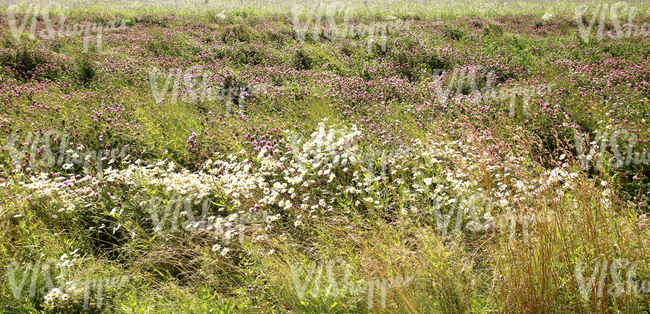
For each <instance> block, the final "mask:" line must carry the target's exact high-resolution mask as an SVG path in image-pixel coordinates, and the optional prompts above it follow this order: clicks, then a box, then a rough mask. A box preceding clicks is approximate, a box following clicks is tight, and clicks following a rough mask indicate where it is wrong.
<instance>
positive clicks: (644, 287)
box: [574, 258, 650, 301]
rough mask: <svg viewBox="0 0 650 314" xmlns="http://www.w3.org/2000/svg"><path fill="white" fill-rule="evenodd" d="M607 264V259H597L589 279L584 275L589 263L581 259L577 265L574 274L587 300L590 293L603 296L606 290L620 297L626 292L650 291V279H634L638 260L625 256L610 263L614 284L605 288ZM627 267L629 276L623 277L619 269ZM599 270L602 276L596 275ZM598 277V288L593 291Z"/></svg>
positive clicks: (598, 296) (610, 273)
mask: <svg viewBox="0 0 650 314" xmlns="http://www.w3.org/2000/svg"><path fill="white" fill-rule="evenodd" d="M607 265H608V261H607V259H603V260H598V261H596V265H595V267H594V270H593V271H592V273H591V277H590V278H589V279H588V280H587V279H583V278H584V277H583V275H582V274H583V272H584V271H585V269H587V263H585V262H584V261H580V262H578V264H577V265H576V268H575V270H574V274H575V278H576V281H577V283H578V289H579V290H580V295H581V296H582V298H583V299H584V300H585V301H587V300H589V296H590V294H591V295H593V293H594V292H595V297H596V298H602V297H603V293H604V292H605V291H607V293H609V294H610V295H611V296H614V297H619V296H621V295H623V294H624V293H625V294H627V295H631V294H632V293H635V294H637V293H650V281H648V280H643V282H641V281H634V280H633V278H634V275H635V274H636V270H637V268H638V264H637V263H636V262H633V263H631V262H629V261H628V260H627V259H625V258H617V259H614V260H613V261H612V263H611V264H610V265H609V266H610V267H609V275H610V276H611V279H612V285H611V286H610V287H609V288H608V289H607V290H605V288H606V285H605V278H607V275H608V274H607ZM625 268H627V274H626V275H627V276H625V277H623V276H622V275H623V274H622V273H621V272H619V271H620V270H623V269H625ZM599 272H600V276H598V277H596V276H597V275H598V273H599ZM587 273H588V272H587ZM596 278H598V283H597V285H596V286H597V290H596V291H594V292H592V290H593V288H594V283H595V280H596ZM624 278H626V279H627V280H626V281H625V282H623V281H622V279H624Z"/></svg>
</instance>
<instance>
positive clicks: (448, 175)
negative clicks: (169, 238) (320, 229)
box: [22, 121, 608, 256]
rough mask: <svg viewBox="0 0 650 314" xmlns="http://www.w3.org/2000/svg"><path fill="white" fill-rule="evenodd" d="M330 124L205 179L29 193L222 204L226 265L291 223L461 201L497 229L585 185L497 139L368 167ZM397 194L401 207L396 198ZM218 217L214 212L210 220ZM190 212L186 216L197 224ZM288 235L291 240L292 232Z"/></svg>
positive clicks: (52, 185)
mask: <svg viewBox="0 0 650 314" xmlns="http://www.w3.org/2000/svg"><path fill="white" fill-rule="evenodd" d="M325 122H326V121H322V122H321V123H319V125H318V128H317V129H316V130H315V131H314V132H313V133H312V134H311V135H310V136H309V138H307V139H299V138H300V136H299V135H297V134H296V133H293V132H290V131H289V132H287V137H286V138H287V139H291V143H290V145H284V148H283V146H279V147H276V148H274V149H273V150H270V149H268V148H263V149H262V150H261V151H260V152H259V154H257V156H249V154H248V152H247V151H246V150H241V151H239V152H238V153H236V154H228V155H226V154H220V153H215V154H214V157H213V158H211V159H209V160H207V161H206V162H205V163H204V164H203V166H202V168H200V169H199V170H198V171H189V170H187V169H177V165H176V164H175V163H174V162H166V161H158V162H156V163H154V164H149V165H145V164H144V162H143V161H142V160H140V159H138V160H136V161H135V162H133V163H127V162H124V164H125V165H126V167H124V169H121V170H120V169H113V168H112V167H111V168H109V169H106V170H105V171H104V173H103V180H102V181H100V180H98V179H96V178H94V177H92V176H85V177H83V178H82V179H81V180H77V179H75V178H74V177H72V178H70V179H68V180H65V179H56V178H50V177H48V176H47V175H45V174H42V175H40V176H39V177H32V178H33V181H32V182H30V183H23V184H22V185H23V186H24V187H25V188H28V189H29V190H30V191H33V197H34V198H41V197H50V198H54V196H55V195H58V199H59V200H60V202H62V203H64V208H66V209H69V210H73V209H74V208H75V206H77V205H76V204H79V203H88V202H89V199H88V198H89V197H92V196H97V195H98V193H97V192H94V191H97V190H100V189H101V187H102V186H103V185H106V184H109V185H113V186H115V185H117V186H119V185H124V186H129V187H131V188H134V189H136V190H137V189H139V188H149V189H154V190H158V191H161V192H162V193H168V194H172V195H178V196H179V197H183V198H186V197H188V196H191V197H196V202H199V201H200V200H202V199H206V198H210V197H214V199H215V200H217V202H212V205H215V206H213V207H212V210H213V212H222V213H223V214H226V216H225V217H224V216H218V217H216V216H214V215H212V216H209V217H208V222H207V223H206V224H205V225H206V228H207V230H212V229H214V230H215V233H214V237H215V240H216V241H217V243H216V244H214V246H213V247H212V250H213V251H215V252H217V251H219V253H221V254H222V255H224V256H225V255H227V253H228V252H229V251H230V249H231V248H229V247H227V246H228V245H231V244H232V242H231V240H232V239H233V238H235V237H237V236H239V237H240V242H241V243H242V244H243V234H244V232H246V233H249V234H251V235H252V240H253V241H254V242H256V241H263V240H267V239H268V235H269V234H272V233H271V230H272V229H273V228H274V227H275V226H277V222H278V221H284V222H286V223H283V224H281V225H282V226H293V227H294V228H302V226H303V225H304V224H305V223H306V222H308V221H309V220H310V219H315V218H318V217H319V216H328V215H332V214H334V213H336V212H337V211H334V209H335V208H336V209H338V210H340V211H344V212H347V211H350V210H355V209H357V208H373V207H376V208H378V209H383V210H388V211H393V212H397V213H400V212H401V214H402V216H404V215H406V216H408V215H407V214H409V213H418V212H419V211H420V212H423V210H422V209H426V208H428V207H430V206H431V205H432V204H434V203H435V204H438V205H437V206H440V207H439V209H440V210H441V211H442V212H443V214H444V215H446V216H449V215H450V214H451V212H452V211H453V208H456V207H455V206H457V205H456V204H454V203H455V202H457V201H459V196H461V195H472V194H482V195H485V198H486V199H488V200H489V206H484V207H482V208H480V209H479V211H477V213H476V214H477V215H479V216H481V217H484V218H485V223H486V224H490V223H492V220H494V218H493V217H492V216H493V214H494V213H495V211H496V210H498V211H499V212H500V214H504V213H510V214H514V215H520V214H526V213H528V211H529V210H532V208H535V206H536V205H537V204H538V203H544V204H546V201H545V199H547V198H548V196H549V195H551V200H555V201H560V200H561V199H562V198H563V197H564V196H565V193H566V192H565V191H566V190H567V189H571V188H572V181H573V179H575V178H576V177H577V176H578V175H577V174H576V173H568V172H567V171H566V170H565V169H562V168H555V169H549V170H544V171H541V172H540V171H537V170H535V169H536V168H535V166H533V165H532V163H531V162H530V161H528V160H527V159H526V158H523V157H518V156H516V155H515V154H514V153H508V152H504V151H500V150H498V148H497V147H498V146H496V145H493V144H492V143H491V141H492V139H491V137H490V136H487V135H483V136H475V137H474V138H471V137H467V138H464V139H457V140H454V141H449V142H440V143H439V142H433V141H429V142H426V143H424V142H422V141H420V140H415V141H413V143H412V145H411V149H409V150H403V151H402V150H394V151H392V152H391V154H390V155H389V156H382V159H381V160H374V159H368V156H367V155H365V156H364V153H362V149H361V148H360V146H359V136H360V134H361V130H359V129H357V128H356V126H352V127H351V128H349V129H343V128H340V129H337V128H334V127H328V126H327V125H326V123H325ZM285 144H288V143H285ZM379 165H381V167H386V168H387V170H388V171H386V175H385V176H376V175H374V174H375V173H377V172H378V171H379V169H380V168H381V167H380V166H379ZM395 193H396V194H397V195H398V197H390V195H394V194H395ZM604 193H606V192H604ZM605 196H607V195H605ZM461 201H462V202H465V203H467V202H468V200H467V199H465V200H462V199H461ZM196 202H195V203H196ZM603 202H608V201H607V199H604V200H603ZM145 203H146V202H143V203H141V205H142V206H145ZM463 206H464V207H465V208H467V207H468V206H467V205H466V204H465V205H463ZM418 207H419V208H420V209H418ZM209 208H210V207H208V208H206V209H204V216H205V215H206V214H207V211H208V209H209ZM488 208H489V210H488ZM168 209H169V208H168ZM246 209H248V210H246ZM190 210H191V209H190ZM114 211H115V210H114ZM186 211H187V208H186ZM186 211H185V212H184V213H183V214H185V215H188V216H189V213H187V212H186ZM120 213H121V211H120ZM260 213H262V216H261V217H262V219H261V224H260V219H259V218H260V217H257V216H259V214H260ZM163 217H166V216H163ZM163 223H164V221H163ZM194 224H198V223H197V222H194ZM264 225H265V226H264ZM197 226H198V225H197ZM235 226H238V228H237V227H235ZM284 228H286V227H284ZM190 229H192V228H190ZM190 229H188V231H189V230H190ZM247 229H249V230H247ZM192 230H194V229H192ZM283 231H286V232H284V233H282V235H281V236H280V238H281V239H285V238H286V234H287V232H291V230H285V229H283Z"/></svg>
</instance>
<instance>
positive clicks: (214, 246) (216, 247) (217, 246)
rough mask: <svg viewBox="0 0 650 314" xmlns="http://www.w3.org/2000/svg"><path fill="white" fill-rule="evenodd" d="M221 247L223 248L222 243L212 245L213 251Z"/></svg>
mask: <svg viewBox="0 0 650 314" xmlns="http://www.w3.org/2000/svg"><path fill="white" fill-rule="evenodd" d="M219 249H221V245H219V244H215V245H213V246H212V252H216V251H218V250H219Z"/></svg>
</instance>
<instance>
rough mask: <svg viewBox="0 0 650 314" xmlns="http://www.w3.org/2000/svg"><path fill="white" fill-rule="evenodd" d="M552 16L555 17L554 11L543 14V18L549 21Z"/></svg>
mask: <svg viewBox="0 0 650 314" xmlns="http://www.w3.org/2000/svg"><path fill="white" fill-rule="evenodd" d="M552 18H553V13H550V12H546V13H545V14H544V16H542V20H544V21H548V20H550V19H552Z"/></svg>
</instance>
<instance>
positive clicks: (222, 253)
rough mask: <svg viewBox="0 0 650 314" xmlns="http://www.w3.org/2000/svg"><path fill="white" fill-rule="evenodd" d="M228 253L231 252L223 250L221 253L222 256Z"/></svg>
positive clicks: (226, 249) (227, 249)
mask: <svg viewBox="0 0 650 314" xmlns="http://www.w3.org/2000/svg"><path fill="white" fill-rule="evenodd" d="M228 252H230V249H229V248H225V249H223V251H221V256H226V254H228Z"/></svg>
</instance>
